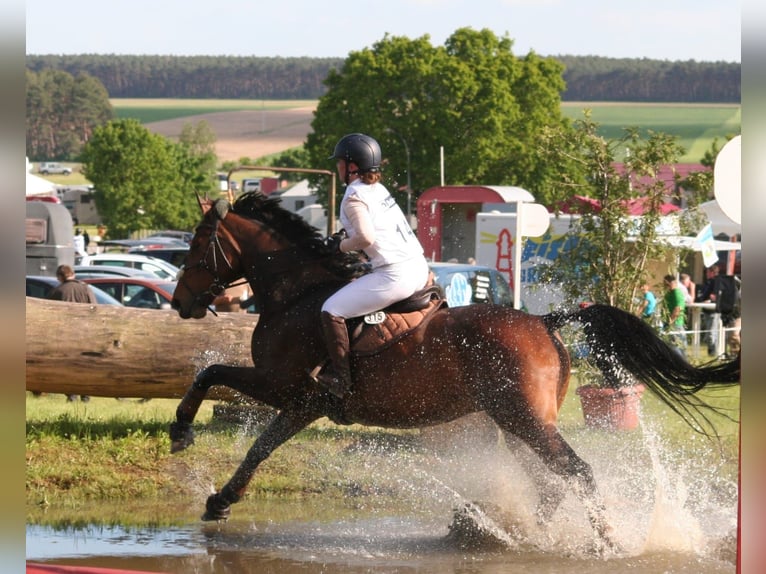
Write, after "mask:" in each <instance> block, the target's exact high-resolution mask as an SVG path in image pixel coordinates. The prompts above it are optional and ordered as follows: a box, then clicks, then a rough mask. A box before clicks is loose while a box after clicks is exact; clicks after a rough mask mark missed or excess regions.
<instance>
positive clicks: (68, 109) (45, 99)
mask: <svg viewBox="0 0 766 574" xmlns="http://www.w3.org/2000/svg"><path fill="white" fill-rule="evenodd" d="M26 83H27V86H26V131H27V146H26V153H27V156H28V157H29V158H31V159H63V160H74V159H76V158H77V157H78V156H79V154H80V151H81V150H82V146H83V145H84V144H85V142H87V141H88V139H89V138H90V137H91V135H92V134H93V130H94V129H95V128H96V127H97V126H100V125H103V124H104V123H106V122H107V121H109V120H111V119H112V117H113V116H114V114H113V111H112V105H111V104H110V103H109V94H108V93H107V91H106V88H104V85H103V84H102V83H101V82H100V81H99V80H97V79H96V78H94V77H93V76H90V75H88V74H86V73H79V74H77V76H72V75H71V74H68V73H67V72H63V71H58V70H43V71H41V72H40V73H39V74H35V73H34V72H30V71H27V74H26Z"/></svg>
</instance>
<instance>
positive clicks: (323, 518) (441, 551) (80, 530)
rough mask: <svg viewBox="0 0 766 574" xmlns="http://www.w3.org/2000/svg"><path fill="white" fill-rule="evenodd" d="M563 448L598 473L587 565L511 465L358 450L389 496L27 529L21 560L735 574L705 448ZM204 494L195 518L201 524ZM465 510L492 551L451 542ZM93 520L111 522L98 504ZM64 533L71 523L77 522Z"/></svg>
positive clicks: (456, 454) (574, 524) (575, 442)
mask: <svg viewBox="0 0 766 574" xmlns="http://www.w3.org/2000/svg"><path fill="white" fill-rule="evenodd" d="M567 438H568V440H569V441H570V442H571V444H572V446H573V447H574V448H575V450H576V451H577V452H578V453H580V455H581V456H582V457H583V458H584V459H585V460H587V461H589V462H590V463H591V464H592V466H593V469H594V473H595V475H596V480H597V482H598V484H599V486H600V490H601V492H602V495H603V498H604V502H605V504H606V508H607V518H608V519H609V521H610V523H611V525H612V527H613V529H614V531H613V538H614V539H615V540H616V541H617V542H618V543H619V544H620V546H621V547H622V551H621V552H620V553H618V554H609V555H605V556H598V555H595V554H594V553H593V542H594V540H593V535H592V532H591V528H590V525H589V524H588V521H587V519H586V517H585V513H584V510H583V507H582V504H581V503H580V502H579V501H578V500H576V499H575V498H574V497H573V496H571V495H568V496H567V497H566V499H565V500H564V502H563V504H562V506H561V508H559V510H558V511H557V512H556V514H555V515H554V517H553V520H552V522H551V524H550V525H549V526H548V527H547V528H540V527H539V526H538V525H537V524H536V522H535V519H534V515H533V512H532V511H533V509H534V505H535V491H534V488H533V486H532V485H531V483H530V481H529V480H527V479H526V477H525V474H524V472H523V471H522V469H521V466H520V464H519V460H518V459H517V458H515V457H513V456H511V455H510V454H509V453H508V452H507V450H505V449H502V448H497V447H489V448H486V449H483V448H477V447H476V444H475V442H470V443H469V444H470V448H469V447H468V446H466V445H465V444H461V443H460V441H457V442H455V443H452V444H450V445H449V446H444V445H442V448H441V449H440V450H439V453H438V456H435V457H430V458H428V459H427V460H428V462H427V464H426V463H424V462H423V459H422V458H421V457H418V456H415V455H414V454H413V453H412V452H400V451H395V450H393V451H392V450H391V449H390V448H388V449H387V448H381V446H380V445H375V444H370V445H366V446H363V447H359V449H357V450H356V451H355V458H354V460H355V465H359V466H361V467H364V471H365V472H368V473H374V474H376V475H377V476H379V477H380V482H381V483H382V484H385V488H384V490H385V493H383V492H381V493H364V494H363V495H360V496H354V497H350V498H349V499H348V500H345V501H340V502H333V503H325V502H323V501H322V500H316V499H313V498H311V499H308V500H305V501H297V502H296V501H292V502H288V501H279V500H276V501H274V500H269V501H251V500H246V501H243V502H242V503H240V504H237V505H235V506H234V507H233V508H232V519H231V520H230V521H229V522H227V523H225V524H210V523H202V522H199V521H197V520H196V519H195V518H194V517H193V516H192V517H190V518H189V520H188V521H187V522H184V523H182V524H180V525H175V526H171V527H141V528H124V527H121V526H99V525H93V524H87V525H83V526H77V527H73V526H70V527H59V528H54V527H52V526H38V525H31V524H30V525H28V526H27V559H28V560H32V561H40V562H46V561H48V562H53V563H57V564H67V565H73V564H77V565H89V566H101V567H112V568H134V569H141V570H148V571H157V572H159V571H161V572H170V573H184V574H188V573H199V574H214V573H215V574H217V573H246V572H259V573H261V572H280V573H283V572H286V573H292V572H296V573H297V572H301V573H305V572H322V573H325V574H335V573H340V572H351V573H356V572H359V573H361V572H365V573H388V572H405V573H406V572H417V573H419V574H422V573H432V572H433V573H437V572H438V573H440V574H441V573H449V572H455V573H458V572H459V573H461V574H471V573H476V574H493V573H500V572H503V573H504V572H509V571H513V570H514V569H521V568H524V569H527V570H528V571H530V572H550V573H564V572H566V573H574V574H577V573H589V574H598V573H600V572H609V573H614V572H627V571H629V572H636V573H656V572H663V573H664V572H668V573H675V572H679V573H681V572H689V573H695V574H706V573H717V574H718V573H733V572H734V571H735V553H734V552H735V539H734V538H733V535H734V532H735V529H736V495H737V490H736V484H732V482H731V480H728V479H726V478H725V477H724V476H725V473H722V472H721V471H720V469H718V468H716V467H715V465H710V464H709V460H710V458H709V456H707V455H708V454H709V453H708V452H706V450H707V449H710V448H712V445H710V444H709V443H707V442H705V441H690V445H689V447H688V448H687V449H686V450H685V452H684V453H678V452H668V451H667V450H666V449H665V447H664V446H663V444H662V441H661V440H660V439H659V438H658V437H657V436H656V435H655V434H653V433H652V431H651V429H650V428H647V427H646V426H645V425H644V427H643V428H642V429H641V432H638V433H606V432H593V431H584V432H580V433H576V434H575V436H568V437H567ZM347 463H348V461H347V460H339V461H335V462H334V464H337V465H338V466H339V467H341V468H343V467H344V465H347ZM323 464H328V462H327V461H324V462H323ZM330 464H331V463H330ZM203 470H204V469H203ZM343 470H344V472H347V473H351V472H354V469H351V468H343ZM392 485H394V486H392ZM199 496H200V499H199V501H196V502H195V505H196V506H195V508H194V509H193V510H194V511H195V512H200V513H201V511H202V508H203V505H204V498H205V493H204V492H200V495H199ZM474 502H478V504H479V507H480V508H479V509H475V511H472V513H471V520H472V521H473V523H474V524H475V525H477V526H478V527H479V529H480V530H482V531H483V532H485V533H487V534H488V536H489V537H490V538H491V540H492V542H493V544H491V545H488V546H487V547H474V546H472V547H467V546H466V545H465V544H463V543H462V542H461V540H460V539H459V538H455V537H454V536H451V535H450V534H451V533H450V525H451V524H453V511H454V509H456V508H461V507H463V506H465V505H466V504H472V503H474ZM482 509H483V510H482ZM91 514H93V512H92V510H91ZM96 515H98V514H96ZM102 515H103V516H112V515H113V512H111V511H110V510H109V509H107V508H106V506H105V507H104V509H103V511H102ZM59 522H60V521H59ZM71 523H72V524H80V522H79V521H78V520H77V518H76V516H75V515H74V514H73V516H72V520H71Z"/></svg>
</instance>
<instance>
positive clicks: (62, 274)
mask: <svg viewBox="0 0 766 574" xmlns="http://www.w3.org/2000/svg"><path fill="white" fill-rule="evenodd" d="M56 279H58V280H59V284H58V285H57V286H56V287H54V288H53V289H51V292H50V293H48V299H55V300H57V301H69V302H71V303H92V304H95V303H96V294H95V293H94V292H93V289H91V288H90V285H88V284H87V283H83V282H82V281H78V280H77V279H76V278H75V274H74V269H72V268H71V267H70V266H69V265H59V266H58V267H57V268H56ZM66 398H67V400H68V401H70V402H71V401H76V400H77V395H67V397H66ZM80 400H82V402H84V403H87V402H88V401H89V400H90V397H89V396H88V395H82V396H81V397H80Z"/></svg>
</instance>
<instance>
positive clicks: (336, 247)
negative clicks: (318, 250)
mask: <svg viewBox="0 0 766 574" xmlns="http://www.w3.org/2000/svg"><path fill="white" fill-rule="evenodd" d="M346 237H347V235H346V230H345V229H341V230H340V231H338V232H337V233H333V234H332V235H328V236H327V237H325V238H324V241H323V244H324V251H325V253H327V255H335V254H336V253H339V252H340V242H341V241H343V240H344V239H346Z"/></svg>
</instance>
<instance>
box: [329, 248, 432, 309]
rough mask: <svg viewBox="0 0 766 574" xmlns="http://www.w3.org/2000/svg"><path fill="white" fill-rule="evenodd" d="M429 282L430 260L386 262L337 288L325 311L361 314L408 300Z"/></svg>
mask: <svg viewBox="0 0 766 574" xmlns="http://www.w3.org/2000/svg"><path fill="white" fill-rule="evenodd" d="M426 281H428V263H427V262H426V260H425V259H423V258H422V257H416V258H414V259H410V260H408V261H403V262H401V263H393V264H391V265H383V266H381V267H377V268H376V269H374V270H373V272H372V273H368V274H367V275H362V276H361V277H359V278H358V279H354V280H353V281H352V282H351V283H349V284H348V285H346V286H345V287H343V288H341V289H340V290H338V291H336V292H335V294H333V295H332V296H331V297H330V298H329V299H327V301H325V302H324V305H322V311H327V312H328V313H330V314H331V315H335V316H336V317H343V318H344V319H350V318H352V317H361V316H362V315H366V314H367V313H372V312H374V311H379V310H380V309H383V308H384V307H388V306H389V305H391V304H392V303H396V302H397V301H401V300H402V299H406V298H407V297H409V296H410V295H412V294H413V293H415V291H418V290H419V289H422V288H423V287H425V285H426Z"/></svg>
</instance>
